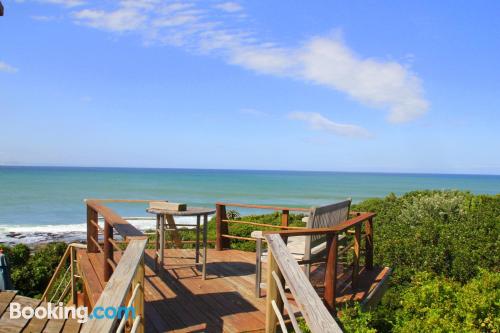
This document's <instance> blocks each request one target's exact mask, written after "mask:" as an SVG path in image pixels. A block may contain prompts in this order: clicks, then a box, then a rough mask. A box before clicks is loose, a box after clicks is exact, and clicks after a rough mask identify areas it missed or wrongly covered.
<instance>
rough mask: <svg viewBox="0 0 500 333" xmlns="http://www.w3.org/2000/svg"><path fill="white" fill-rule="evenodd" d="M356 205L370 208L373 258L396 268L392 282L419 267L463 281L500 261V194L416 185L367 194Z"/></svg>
mask: <svg viewBox="0 0 500 333" xmlns="http://www.w3.org/2000/svg"><path fill="white" fill-rule="evenodd" d="M354 209H355V210H363V211H374V212H376V213H377V217H376V219H375V241H374V244H375V261H376V262H377V263H378V264H380V265H386V266H390V267H392V268H394V269H395V272H394V275H393V282H394V283H396V284H401V283H406V282H408V281H410V280H411V277H412V276H413V275H414V274H415V273H416V272H419V271H427V272H434V273H436V274H438V275H441V274H443V275H444V276H446V277H451V278H453V279H454V280H457V281H461V282H466V281H468V280H469V279H471V278H472V277H474V276H475V275H476V274H477V272H478V271H479V269H480V268H486V269H493V268H495V267H498V266H499V262H500V238H499V234H500V232H499V231H500V195H496V196H487V195H480V196H474V195H472V194H470V193H468V192H458V191H418V192H410V193H407V194H405V195H403V196H402V197H399V198H398V197H396V196H394V195H389V196H388V197H386V198H385V199H370V200H366V201H364V202H362V203H360V204H359V205H356V206H355V207H354Z"/></svg>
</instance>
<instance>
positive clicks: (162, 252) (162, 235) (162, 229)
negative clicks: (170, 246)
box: [160, 214, 165, 269]
mask: <svg viewBox="0 0 500 333" xmlns="http://www.w3.org/2000/svg"><path fill="white" fill-rule="evenodd" d="M164 255H165V215H163V214H162V215H161V218H160V267H161V269H163V257H164Z"/></svg>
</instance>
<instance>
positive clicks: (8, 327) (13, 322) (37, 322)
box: [0, 291, 80, 333]
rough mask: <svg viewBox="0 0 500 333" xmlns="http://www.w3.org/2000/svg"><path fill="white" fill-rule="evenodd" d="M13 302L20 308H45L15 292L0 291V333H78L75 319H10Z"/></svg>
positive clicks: (38, 302) (78, 329)
mask: <svg viewBox="0 0 500 333" xmlns="http://www.w3.org/2000/svg"><path fill="white" fill-rule="evenodd" d="M13 302H16V303H19V304H21V307H24V306H29V307H31V308H33V309H34V308H36V307H37V306H47V303H45V302H44V303H41V302H40V300H38V299H33V298H29V297H25V296H21V295H17V294H16V293H15V292H10V291H7V292H6V291H0V333H21V332H23V333H25V332H26V333H62V332H65V333H78V332H79V331H80V324H79V323H78V322H77V320H76V319H68V320H64V319H38V318H36V317H33V318H31V319H24V318H10V311H9V305H10V304H11V303H13Z"/></svg>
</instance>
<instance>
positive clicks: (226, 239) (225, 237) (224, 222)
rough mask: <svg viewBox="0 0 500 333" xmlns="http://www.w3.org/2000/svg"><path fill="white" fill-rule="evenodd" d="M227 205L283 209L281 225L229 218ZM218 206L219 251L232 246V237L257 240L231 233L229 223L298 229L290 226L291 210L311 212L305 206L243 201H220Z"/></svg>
mask: <svg viewBox="0 0 500 333" xmlns="http://www.w3.org/2000/svg"><path fill="white" fill-rule="evenodd" d="M226 207H236V208H251V209H262V210H272V211H281V225H273V224H265V223H257V222H253V221H240V220H234V219H229V218H228V217H227V212H226ZM215 208H216V213H215V214H216V242H215V247H216V249H217V250H218V251H220V250H222V249H224V248H229V247H230V246H231V239H237V240H245V241H254V242H255V241H256V239H255V238H251V237H242V236H236V235H231V234H229V224H231V223H233V224H250V225H255V226H262V227H267V228H272V229H286V230H288V229H296V228H300V227H293V226H290V225H289V224H290V212H302V213H309V211H310V208H305V207H285V206H269V205H254V204H242V203H224V202H218V203H216V204H215Z"/></svg>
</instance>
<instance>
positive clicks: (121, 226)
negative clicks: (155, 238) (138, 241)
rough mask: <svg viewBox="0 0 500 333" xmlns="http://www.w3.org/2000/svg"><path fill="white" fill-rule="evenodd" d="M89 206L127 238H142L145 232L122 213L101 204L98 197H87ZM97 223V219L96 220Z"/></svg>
mask: <svg viewBox="0 0 500 333" xmlns="http://www.w3.org/2000/svg"><path fill="white" fill-rule="evenodd" d="M85 202H86V204H87V206H88V207H90V208H92V209H93V210H94V211H95V212H97V213H98V214H100V215H101V216H103V217H104V220H105V221H106V223H107V224H110V225H111V226H112V227H113V228H114V229H115V230H116V231H118V233H119V234H120V235H121V236H122V237H123V238H124V239H125V240H130V239H132V238H137V237H139V238H142V237H144V234H143V233H142V232H141V231H140V230H139V229H137V228H136V227H134V226H133V225H132V224H130V223H129V222H128V221H127V220H124V219H123V218H122V217H121V216H120V215H118V214H117V213H115V212H114V211H113V210H112V209H111V208H108V207H106V206H104V205H102V204H101V200H96V199H86V200H85ZM94 222H96V223H97V221H94Z"/></svg>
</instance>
